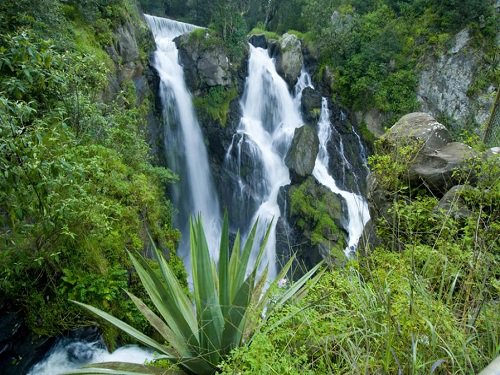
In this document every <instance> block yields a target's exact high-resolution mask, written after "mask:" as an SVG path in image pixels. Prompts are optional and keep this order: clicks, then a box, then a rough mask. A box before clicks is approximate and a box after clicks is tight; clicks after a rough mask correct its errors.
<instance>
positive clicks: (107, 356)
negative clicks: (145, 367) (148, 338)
mask: <svg viewBox="0 0 500 375" xmlns="http://www.w3.org/2000/svg"><path fill="white" fill-rule="evenodd" d="M152 359H153V353H152V352H151V351H149V350H145V349H142V348H139V347H138V346H136V345H128V346H122V347H121V348H119V349H117V350H115V351H114V352H113V353H110V352H108V351H107V350H106V349H105V347H104V344H103V342H102V340H99V341H93V342H87V341H82V340H76V339H61V340H59V341H58V342H57V343H56V344H55V345H54V347H53V348H52V349H51V350H50V351H49V352H48V353H47V354H46V356H45V358H44V359H42V360H41V361H40V362H38V363H37V364H36V365H35V366H33V367H32V368H31V370H30V371H29V373H28V375H58V374H64V373H67V372H69V371H71V370H76V369H78V368H80V367H82V366H83V365H86V364H90V363H99V362H129V363H139V364H143V363H144V362H145V361H146V360H152Z"/></svg>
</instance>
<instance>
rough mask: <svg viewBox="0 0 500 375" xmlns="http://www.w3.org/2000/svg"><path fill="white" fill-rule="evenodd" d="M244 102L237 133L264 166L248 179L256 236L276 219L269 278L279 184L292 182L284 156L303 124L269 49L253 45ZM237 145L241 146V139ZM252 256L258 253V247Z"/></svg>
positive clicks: (274, 269) (273, 242) (268, 260)
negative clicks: (254, 195) (254, 204)
mask: <svg viewBox="0 0 500 375" xmlns="http://www.w3.org/2000/svg"><path fill="white" fill-rule="evenodd" d="M241 106H242V113H243V114H242V118H241V120H240V125H239V128H238V133H242V134H244V135H245V138H244V139H245V142H247V143H248V144H249V149H250V150H251V153H252V157H253V158H255V159H259V160H260V163H259V165H262V167H263V171H262V174H261V180H260V181H259V180H257V179H255V180H252V181H248V182H249V183H250V184H252V185H255V186H253V189H252V190H253V191H256V192H257V203H258V208H257V210H256V211H255V213H254V214H253V217H252V219H251V223H250V224H253V223H254V222H255V220H257V218H259V227H258V230H257V238H262V236H263V235H264V232H265V230H266V228H267V226H268V224H269V223H270V222H271V221H273V224H272V227H271V233H270V236H269V241H268V244H267V246H266V250H265V255H264V259H263V261H262V264H263V265H266V264H267V265H269V279H270V280H273V279H274V277H275V276H276V273H277V265H276V233H275V230H276V223H277V220H278V218H279V217H280V214H281V213H280V208H279V205H278V193H279V189H280V187H282V186H284V185H287V184H288V183H290V175H289V171H288V168H287V167H286V165H285V162H284V159H285V156H286V152H287V151H288V148H289V146H290V143H291V141H292V138H293V133H294V130H295V129H296V128H297V127H299V126H301V125H302V120H301V117H300V114H299V112H298V108H297V106H296V104H295V102H294V100H293V98H292V97H291V95H290V93H289V92H288V87H287V85H286V83H285V81H284V80H283V78H281V77H280V76H279V74H278V73H277V72H276V68H275V66H274V61H273V59H271V57H269V54H268V52H267V50H264V49H262V48H256V47H253V46H250V59H249V63H248V77H247V81H246V85H245V93H244V95H243V99H242V101H241ZM237 147H241V142H239V143H238V145H237ZM255 250H256V249H255ZM253 256H254V257H255V256H256V251H254V253H253Z"/></svg>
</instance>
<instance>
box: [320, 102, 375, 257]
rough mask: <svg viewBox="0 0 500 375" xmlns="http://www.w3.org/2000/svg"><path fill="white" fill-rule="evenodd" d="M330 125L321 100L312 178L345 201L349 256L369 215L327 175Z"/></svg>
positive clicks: (357, 197)
mask: <svg viewBox="0 0 500 375" xmlns="http://www.w3.org/2000/svg"><path fill="white" fill-rule="evenodd" d="M331 125H332V124H331V123H330V113H329V110H328V103H327V100H326V98H323V99H322V103H321V114H320V119H319V122H318V136H319V141H320V148H319V153H318V157H317V158H316V164H315V165H314V170H313V176H314V177H315V178H316V180H318V182H319V183H321V184H322V185H324V186H326V187H328V188H329V189H330V190H331V191H332V192H333V193H335V194H339V195H340V196H342V197H343V198H344V199H345V201H346V204H347V213H348V218H349V224H348V228H347V232H348V234H349V242H348V245H347V247H346V249H345V251H344V252H345V254H346V255H350V254H351V253H352V252H353V251H354V250H355V249H356V246H357V245H358V242H359V239H360V238H361V234H362V233H363V229H364V227H365V224H366V223H367V222H368V220H369V219H370V214H369V211H368V204H367V202H366V200H365V199H364V198H363V197H362V196H360V195H357V194H354V193H350V192H348V191H344V190H341V189H339V188H338V187H337V184H336V183H335V180H334V179H333V178H332V176H330V174H329V173H328V161H329V155H328V149H327V144H328V141H329V140H330V138H331V136H332V126H331ZM344 158H345V157H344Z"/></svg>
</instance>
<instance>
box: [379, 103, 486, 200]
mask: <svg viewBox="0 0 500 375" xmlns="http://www.w3.org/2000/svg"><path fill="white" fill-rule="evenodd" d="M381 139H382V140H383V145H384V147H385V150H383V152H388V153H391V152H396V153H397V152H398V151H399V149H400V148H401V147H405V146H413V147H414V149H413V150H412V151H411V154H410V155H407V156H406V158H407V161H404V160H403V162H407V163H408V166H407V167H408V174H407V177H408V179H409V181H408V182H409V183H410V185H412V186H414V187H417V186H419V185H422V184H425V185H426V186H427V187H428V188H430V189H431V190H433V191H434V192H436V193H438V194H441V195H442V194H444V193H445V192H446V191H448V190H449V189H450V188H451V187H452V186H454V185H457V184H459V183H460V177H461V176H459V174H457V173H456V172H457V171H458V170H459V169H467V168H468V167H467V161H468V160H469V159H471V158H473V157H476V156H477V154H476V152H474V150H473V149H472V148H470V147H469V146H467V145H465V144H463V143H459V142H451V136H450V133H449V132H448V129H446V127H445V126H444V125H443V124H441V123H439V122H437V121H436V120H435V119H434V118H433V117H432V116H430V115H428V114H426V113H421V112H416V113H410V114H408V115H405V116H403V117H401V119H400V120H399V121H398V122H396V124H394V126H392V127H391V128H390V129H389V130H388V131H387V132H386V133H385V134H384V135H383V136H382V138H381Z"/></svg>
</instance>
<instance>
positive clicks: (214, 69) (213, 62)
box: [174, 30, 232, 94]
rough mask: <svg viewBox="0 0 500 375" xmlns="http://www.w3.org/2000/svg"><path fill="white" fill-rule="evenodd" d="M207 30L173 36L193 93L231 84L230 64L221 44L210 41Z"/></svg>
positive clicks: (210, 37) (187, 81) (211, 37)
mask: <svg viewBox="0 0 500 375" xmlns="http://www.w3.org/2000/svg"><path fill="white" fill-rule="evenodd" d="M212 39H213V36H211V35H210V34H209V31H203V30H202V31H200V30H196V31H194V32H192V33H191V34H183V35H181V36H179V37H177V38H175V40H174V41H175V44H176V45H177V48H178V49H179V60H180V62H181V64H182V66H183V68H184V76H185V79H186V83H187V85H188V87H189V89H190V90H191V92H193V93H195V94H196V93H198V92H200V90H206V89H208V88H210V87H213V86H230V85H231V83H232V82H231V65H230V63H229V58H228V56H227V54H226V51H225V50H224V47H223V46H222V45H219V44H217V43H212V42H211V41H212Z"/></svg>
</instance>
